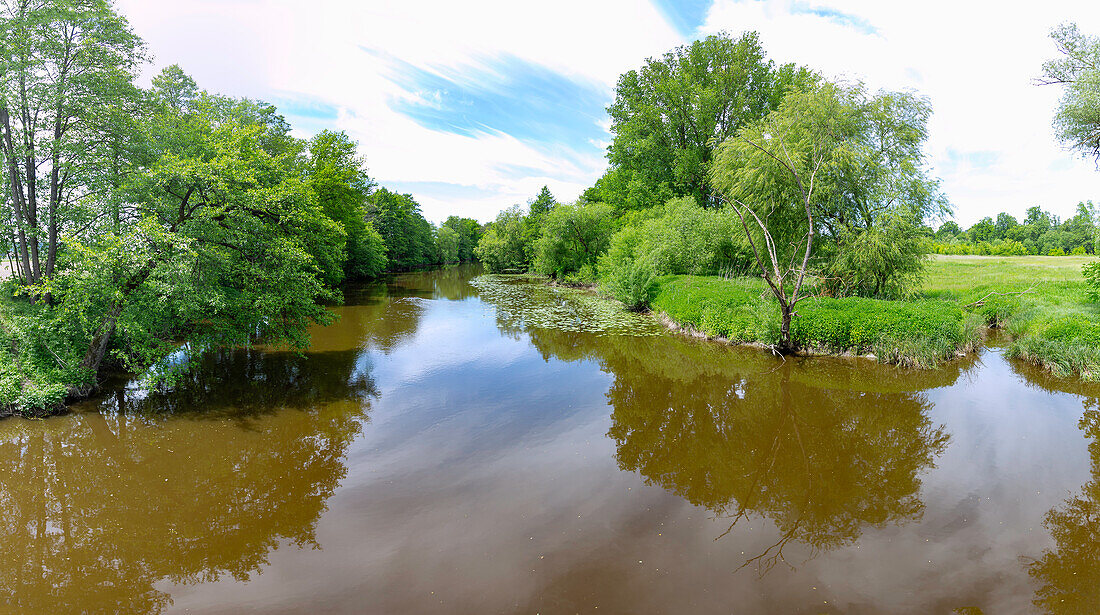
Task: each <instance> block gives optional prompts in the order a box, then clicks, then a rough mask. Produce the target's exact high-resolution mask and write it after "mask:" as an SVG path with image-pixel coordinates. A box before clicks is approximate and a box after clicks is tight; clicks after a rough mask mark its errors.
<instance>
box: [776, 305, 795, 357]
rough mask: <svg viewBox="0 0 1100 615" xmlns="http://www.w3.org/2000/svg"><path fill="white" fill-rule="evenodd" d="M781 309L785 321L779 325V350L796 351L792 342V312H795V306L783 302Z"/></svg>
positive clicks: (784, 352) (785, 351)
mask: <svg viewBox="0 0 1100 615" xmlns="http://www.w3.org/2000/svg"><path fill="white" fill-rule="evenodd" d="M780 309H781V311H782V313H783V323H782V324H781V325H780V326H779V347H778V350H779V352H781V353H783V354H790V353H792V352H794V344H792V343H791V314H792V313H793V312H794V308H793V307H792V306H790V305H787V303H786V302H783V303H782V304H781V305H780Z"/></svg>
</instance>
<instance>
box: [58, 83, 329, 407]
mask: <svg viewBox="0 0 1100 615" xmlns="http://www.w3.org/2000/svg"><path fill="white" fill-rule="evenodd" d="M140 138H141V139H143V140H144V142H145V143H146V144H147V153H146V155H145V156H144V158H143V159H142V160H141V162H140V164H139V165H136V166H135V168H133V169H132V170H131V171H130V173H129V175H128V180H127V183H126V185H125V186H124V190H125V197H126V198H125V201H124V202H125V203H127V204H128V205H127V212H126V216H125V217H124V220H126V224H125V225H124V226H123V228H122V229H121V233H120V234H111V233H102V234H98V235H95V236H90V237H88V238H86V239H84V240H75V239H74V240H73V243H72V244H71V246H70V248H71V254H70V255H69V257H68V258H69V259H70V266H69V267H67V268H66V269H65V270H64V271H63V272H60V273H59V275H58V277H57V279H56V280H54V281H51V282H50V283H49V284H48V286H47V290H48V291H50V292H52V293H54V294H55V296H57V297H59V298H60V301H59V304H58V307H57V309H56V310H53V311H52V312H51V313H50V317H51V318H52V327H53V328H54V329H56V330H59V331H62V332H64V331H71V332H72V333H71V336H72V339H74V340H83V348H84V350H83V352H82V355H81V356H80V357H79V359H78V360H76V361H72V363H71V364H72V365H76V366H78V367H79V370H80V371H81V372H82V374H81V378H79V379H78V380H77V381H74V382H73V383H72V384H71V386H70V393H71V394H72V395H75V396H84V395H87V394H88V393H89V392H90V391H91V390H92V389H93V388H94V386H95V379H94V376H95V375H96V374H98V372H99V369H100V365H101V363H102V362H103V360H104V358H105V357H106V355H107V351H108V350H109V349H110V348H112V347H113V340H114V338H115V336H116V333H117V334H118V335H119V336H120V337H121V338H122V341H123V342H124V343H123V344H121V345H118V346H115V347H116V351H115V358H116V359H117V360H119V361H121V362H122V364H123V365H125V366H127V367H130V368H132V369H139V368H142V367H144V366H148V365H150V364H153V363H155V362H157V361H159V360H161V359H163V358H164V357H165V356H166V355H167V354H168V353H170V352H174V351H175V350H176V348H177V346H178V344H177V340H178V339H179V335H178V334H179V332H180V331H186V339H187V341H188V345H187V346H185V350H188V351H189V352H193V353H199V352H203V351H205V350H207V349H209V348H213V347H217V346H221V345H234V344H238V343H241V342H245V341H249V340H253V339H257V338H260V339H264V340H266V341H267V342H269V343H273V344H288V345H290V346H293V347H297V348H304V347H305V346H306V345H307V344H308V340H309V336H308V327H309V326H310V325H312V324H314V323H326V322H329V321H330V319H331V315H330V314H329V313H328V312H327V311H326V310H325V309H324V308H323V307H322V306H321V305H319V304H318V301H319V300H329V301H331V300H335V299H336V298H337V297H338V295H337V294H336V293H334V292H332V291H331V290H329V289H327V288H326V287H325V285H324V282H323V280H325V279H326V278H327V277H328V276H330V275H331V272H326V271H325V270H324V268H325V267H329V266H332V265H333V264H334V263H337V264H338V263H339V262H340V261H339V258H338V257H339V253H340V245H341V243H340V242H341V240H342V238H343V234H342V232H341V229H340V228H339V226H338V225H336V224H335V223H334V222H332V220H331V219H329V218H328V217H327V216H326V215H325V214H324V211H323V210H322V209H321V208H320V207H319V206H318V205H316V202H315V199H313V198H311V195H310V194H309V191H308V190H307V188H306V186H305V184H304V183H303V182H302V181H301V159H302V154H303V150H304V144H302V143H301V142H299V141H298V140H296V139H294V138H293V137H291V136H290V135H289V125H287V124H286V122H285V120H283V118H282V117H280V116H278V115H277V114H276V113H275V112H274V109H273V108H271V107H270V106H268V105H264V104H261V103H255V102H252V101H247V100H233V99H227V98H221V97H216V96H211V95H207V94H203V95H202V96H200V97H199V98H198V99H197V100H196V101H194V102H193V104H191V105H189V107H188V110H187V111H185V112H183V113H180V112H179V111H177V110H176V109H173V108H172V107H164V108H162V109H160V110H159V111H158V113H157V114H156V115H155V117H154V118H152V119H151V120H150V121H149V122H147V124H146V125H145V126H144V130H143V133H142V134H141V135H140ZM73 347H74V348H77V347H79V346H76V345H74V346H73Z"/></svg>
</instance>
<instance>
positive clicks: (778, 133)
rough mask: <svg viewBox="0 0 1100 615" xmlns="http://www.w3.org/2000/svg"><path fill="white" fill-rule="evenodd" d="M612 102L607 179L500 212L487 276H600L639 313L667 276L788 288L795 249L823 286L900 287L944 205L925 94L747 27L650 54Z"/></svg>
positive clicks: (911, 279) (864, 291) (840, 291)
mask: <svg viewBox="0 0 1100 615" xmlns="http://www.w3.org/2000/svg"><path fill="white" fill-rule="evenodd" d="M609 112H610V114H611V119H612V125H611V131H612V133H613V135H614V139H613V141H612V143H611V145H610V146H609V148H608V161H609V168H608V170H607V172H606V173H605V174H604V176H603V177H601V178H600V179H599V180H598V181H597V182H596V184H595V185H594V186H593V187H591V188H590V189H588V190H587V191H585V192H584V193H583V195H582V196H581V198H580V199H579V200H578V201H577V202H576V203H573V204H554V205H553V206H551V207H550V208H549V209H548V210H546V209H545V208H544V206H542V205H540V206H539V208H538V211H536V208H535V207H534V204H533V206H532V209H531V211H530V212H529V213H528V212H525V211H524V210H523V209H521V208H518V207H513V208H511V209H508V210H505V211H503V212H501V214H500V215H499V216H498V217H497V219H496V221H494V222H493V223H492V224H490V227H489V229H488V231H487V232H486V234H485V236H484V237H483V238H482V240H481V243H480V244H479V245H478V248H477V250H476V251H475V252H476V253H477V255H478V257H479V258H480V259H481V260H482V262H483V263H485V265H486V266H487V267H488V268H489V269H490V270H494V271H515V270H530V271H534V272H537V273H540V274H546V275H550V276H553V277H555V278H560V279H567V280H571V281H575V282H589V283H599V284H600V286H601V287H602V288H603V289H604V290H605V291H606V292H608V293H609V294H611V295H612V296H614V297H616V298H618V299H620V300H622V301H623V302H624V303H626V304H627V305H628V306H630V307H634V308H641V307H644V306H646V305H647V304H648V302H649V300H650V298H651V294H652V292H653V289H654V286H655V285H654V281H655V280H656V279H657V278H658V277H659V276H663V275H668V274H700V275H719V274H724V275H754V276H757V277H759V276H760V275H761V270H762V269H765V270H766V271H768V272H774V274H775V279H774V281H775V283H776V285H777V287H780V288H783V289H785V290H789V289H791V288H793V287H794V284H795V277H796V276H795V275H794V274H793V273H792V271H793V270H788V269H785V268H784V267H781V264H786V263H788V262H796V263H797V262H801V261H802V259H803V255H804V254H805V256H806V258H807V263H808V277H812V278H813V280H814V284H815V287H816V288H817V289H818V290H820V291H821V292H826V293H829V294H833V295H859V296H868V297H901V296H906V295H908V294H910V293H911V292H912V291H913V289H914V288H915V287H916V282H917V280H919V276H920V271H921V261H922V258H923V255H924V254H926V253H927V252H928V250H929V241H928V238H927V237H926V236H925V235H924V234H922V231H921V229H922V226H923V225H924V224H925V223H926V222H927V221H928V220H930V219H933V218H936V217H942V216H944V215H947V214H949V212H950V208H949V204H948V203H947V200H946V199H945V197H944V196H943V194H942V192H941V191H940V188H939V182H938V180H936V179H934V178H932V177H930V176H929V174H928V172H927V168H926V161H925V156H924V153H923V151H922V149H923V145H924V142H925V140H926V137H927V130H926V124H927V120H928V117H929V116H930V114H931V107H930V105H929V103H928V101H927V100H926V99H924V98H921V97H919V96H916V95H913V94H910V93H906V92H887V91H883V92H868V91H866V90H865V89H864V88H863V87H862V85H860V84H858V83H856V84H847V83H830V82H828V81H827V80H825V79H824V78H822V77H821V76H820V75H818V74H817V73H815V72H814V71H812V70H810V69H808V68H806V67H803V66H797V65H793V64H785V65H776V64H775V63H774V62H772V61H770V60H768V59H767V58H766V55H765V53H764V50H763V48H762V47H761V45H760V41H759V39H758V36H757V35H756V34H755V33H746V34H743V35H741V36H738V37H733V36H731V35H728V34H720V35H714V36H710V37H707V38H706V39H703V40H700V41H696V42H694V43H691V44H690V45H685V46H682V47H678V48H676V49H674V50H672V51H670V52H668V53H667V54H665V55H664V56H661V57H659V58H653V59H650V60H648V61H647V62H646V63H645V65H644V66H643V67H642V68H641V69H639V70H632V71H630V72H628V73H626V74H624V75H623V76H622V77H620V79H619V81H618V86H617V88H616V95H615V101H614V103H613V104H612V105H611V106H610V107H609ZM784 266H785V265H784ZM781 269H782V270H781ZM769 275H771V274H769ZM799 284H801V279H799ZM796 292H797V291H796Z"/></svg>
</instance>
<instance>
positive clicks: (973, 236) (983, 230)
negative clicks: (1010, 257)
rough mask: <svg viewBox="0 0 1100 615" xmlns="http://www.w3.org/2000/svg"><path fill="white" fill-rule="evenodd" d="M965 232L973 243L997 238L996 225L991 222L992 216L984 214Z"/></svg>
mask: <svg viewBox="0 0 1100 615" xmlns="http://www.w3.org/2000/svg"><path fill="white" fill-rule="evenodd" d="M966 234H967V235H969V236H970V241H973V242H974V243H978V242H980V241H993V240H994V239H996V238H997V227H996V226H995V225H994V224H993V218H990V217H989V216H986V217H984V218H982V219H981V220H979V221H978V222H977V223H975V224H974V226H972V227H970V229H969V230H967V231H966Z"/></svg>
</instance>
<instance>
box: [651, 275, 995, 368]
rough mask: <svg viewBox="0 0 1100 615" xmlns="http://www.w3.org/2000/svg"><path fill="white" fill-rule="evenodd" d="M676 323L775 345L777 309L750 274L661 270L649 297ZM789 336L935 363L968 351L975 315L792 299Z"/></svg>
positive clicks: (941, 305) (808, 345)
mask: <svg viewBox="0 0 1100 615" xmlns="http://www.w3.org/2000/svg"><path fill="white" fill-rule="evenodd" d="M651 305H652V307H653V309H654V310H656V311H658V312H661V313H663V314H665V315H666V316H667V317H668V318H669V319H671V320H672V321H673V322H675V323H676V324H678V325H680V326H682V327H685V328H688V329H691V330H694V331H698V332H701V333H704V334H706V335H708V336H711V337H717V338H723V339H727V340H729V341H731V342H734V343H761V344H766V345H772V344H775V343H776V342H777V341H778V340H779V309H778V307H777V306H776V304H775V301H774V300H772V298H771V297H770V295H768V294H767V293H766V289H765V288H764V286H763V282H762V281H759V280H754V279H733V280H730V279H724V278H719V277H699V276H666V277H663V278H661V279H659V280H658V281H657V291H656V294H655V295H654V298H653V301H652V303H651ZM797 313H798V316H797V317H796V318H795V319H794V321H793V322H792V324H791V338H792V340H793V341H794V343H795V344H796V345H797V346H798V347H799V348H800V349H802V350H804V351H807V352H812V353H825V354H845V353H851V354H868V353H870V354H873V355H874V356H875V357H876V358H877V359H878V360H880V361H883V362H887V363H896V364H900V365H905V366H912V367H935V366H936V365H939V364H940V363H941V362H943V361H944V360H947V359H951V358H954V357H956V356H958V355H959V354H960V353H962V354H965V353H966V352H969V351H970V350H971V349H972V348H973V346H974V345H975V344H976V343H977V341H978V340H979V336H980V324H981V322H980V319H978V318H977V317H973V316H969V315H968V314H966V313H965V312H964V311H963V310H962V309H960V308H959V307H958V305H956V304H953V303H951V302H947V301H938V300H921V301H880V300H875V299H863V298H855V297H852V298H843V299H833V298H821V299H806V300H804V301H803V302H801V303H799V304H798V308H797Z"/></svg>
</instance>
